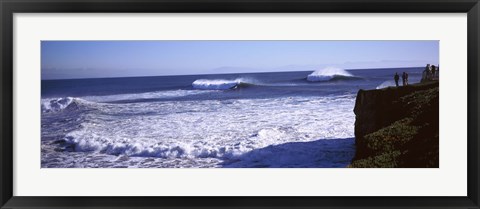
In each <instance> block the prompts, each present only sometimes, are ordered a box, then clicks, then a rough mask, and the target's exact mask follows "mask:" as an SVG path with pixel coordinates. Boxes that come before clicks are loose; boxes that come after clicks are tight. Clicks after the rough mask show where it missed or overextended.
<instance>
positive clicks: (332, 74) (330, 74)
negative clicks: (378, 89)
mask: <svg viewBox="0 0 480 209" xmlns="http://www.w3.org/2000/svg"><path fill="white" fill-rule="evenodd" d="M339 77H341V78H353V77H354V76H353V75H352V74H351V73H349V72H347V71H346V70H344V69H341V68H336V67H326V68H323V69H320V70H316V71H314V72H313V73H311V74H310V75H308V76H307V80H308V81H311V82H316V81H329V80H332V79H335V78H339Z"/></svg>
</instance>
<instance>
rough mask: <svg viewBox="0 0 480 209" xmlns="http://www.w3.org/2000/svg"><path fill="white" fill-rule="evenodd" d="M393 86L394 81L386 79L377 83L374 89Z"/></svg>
mask: <svg viewBox="0 0 480 209" xmlns="http://www.w3.org/2000/svg"><path fill="white" fill-rule="evenodd" d="M395 86H396V85H395V82H393V81H391V80H388V81H385V82H383V83H381V84H380V85H378V86H377V88H376V89H384V88H388V87H395Z"/></svg>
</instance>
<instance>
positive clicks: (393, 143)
mask: <svg viewBox="0 0 480 209" xmlns="http://www.w3.org/2000/svg"><path fill="white" fill-rule="evenodd" d="M438 88H439V87H438V81H433V82H428V83H421V84H415V85H409V86H406V87H398V88H395V87H390V88H386V89H380V90H366V91H365V90H360V91H359V92H358V94H357V100H356V104H355V109H354V112H355V115H356V121H355V138H356V139H355V143H356V147H357V148H356V154H355V158H354V159H353V161H352V163H351V164H350V166H349V167H361V168H368V167H375V168H379V167H380V168H385V167H404V168H415V167H423V168H425V167H438V166H439V160H438V157H439V155H438V154H439V153H438V148H439V147H438V142H439V141H438V135H439V134H438V133H439V122H438V121H439V91H438Z"/></svg>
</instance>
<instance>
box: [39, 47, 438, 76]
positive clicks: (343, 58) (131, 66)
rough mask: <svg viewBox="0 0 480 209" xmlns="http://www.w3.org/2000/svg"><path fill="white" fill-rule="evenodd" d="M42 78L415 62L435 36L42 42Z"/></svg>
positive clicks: (431, 50)
mask: <svg viewBox="0 0 480 209" xmlns="http://www.w3.org/2000/svg"><path fill="white" fill-rule="evenodd" d="M41 56H42V57H41V70H42V79H68V78H98V77H129V76H161V75H188V74H215V73H235V72H271V71H272V72H273V71H308V70H311V71H314V70H317V69H319V68H323V67H340V68H344V69H365V68H394V67H419V66H424V65H426V64H427V63H429V64H435V65H437V64H438V62H439V42H438V41H42V43H41Z"/></svg>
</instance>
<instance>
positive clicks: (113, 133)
mask: <svg viewBox="0 0 480 209" xmlns="http://www.w3.org/2000/svg"><path fill="white" fill-rule="evenodd" d="M404 71H405V72H407V73H408V74H409V83H411V84H412V83H418V82H419V81H420V79H421V75H422V71H423V68H406V69H405V68H404V69H364V70H342V69H336V68H326V69H322V70H319V71H315V72H312V71H302V72H269V73H238V74H215V75H184V76H156V77H129V78H93V79H68V80H42V87H41V97H42V98H41V111H42V113H41V126H42V127H41V167H42V168H72V167H73V168H126V167H129V168H212V167H216V168H218V167H221V168H311V167H326V168H335V167H346V166H347V165H348V164H349V163H350V162H351V160H352V158H353V156H354V154H355V140H354V123H355V114H354V113H353V108H354V105H355V98H356V94H357V92H358V90H359V89H376V88H384V87H388V86H392V85H394V81H393V75H394V74H395V72H398V73H399V74H400V75H401V73H402V72H404ZM400 85H401V79H400Z"/></svg>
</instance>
